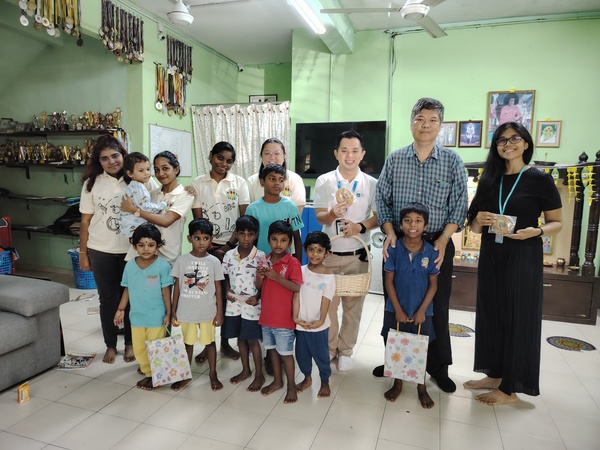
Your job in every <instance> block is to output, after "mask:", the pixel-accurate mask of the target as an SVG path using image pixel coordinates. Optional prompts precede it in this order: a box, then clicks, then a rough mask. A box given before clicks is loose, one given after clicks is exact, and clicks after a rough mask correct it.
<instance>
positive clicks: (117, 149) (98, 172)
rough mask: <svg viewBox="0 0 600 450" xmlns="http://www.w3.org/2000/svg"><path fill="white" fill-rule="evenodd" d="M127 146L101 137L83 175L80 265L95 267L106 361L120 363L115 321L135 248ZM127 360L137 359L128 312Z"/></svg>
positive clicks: (87, 267) (125, 332)
mask: <svg viewBox="0 0 600 450" xmlns="http://www.w3.org/2000/svg"><path fill="white" fill-rule="evenodd" d="M126 154H127V151H126V150H125V149H124V148H123V146H122V145H121V143H120V142H119V141H118V140H117V139H115V138H114V137H112V136H101V137H100V138H98V140H97V141H96V145H94V148H93V150H92V155H91V157H90V161H89V162H88V164H87V166H86V169H85V174H84V175H83V188H82V190H81V202H80V204H79V211H80V212H81V229H80V233H79V240H80V244H79V248H80V251H79V267H80V269H82V270H92V272H93V274H94V279H95V281H96V286H97V287H98V296H99V297H100V323H101V324H102V334H103V336H104V343H105V344H106V353H105V354H104V357H103V358H102V361H103V362H105V363H108V364H112V363H114V362H115V356H116V353H117V333H118V331H119V329H118V328H117V327H116V326H115V324H114V323H113V319H114V316H115V313H116V312H117V307H118V305H119V302H120V301H121V294H122V291H123V289H122V288H121V277H122V275H123V269H124V268H125V254H126V253H127V251H128V250H129V248H130V247H131V245H130V244H129V241H128V240H127V235H126V233H123V232H121V229H120V208H119V204H120V203H121V198H122V196H123V194H124V193H125V189H126V188H127V184H126V183H125V181H124V180H123V157H124V156H125V155H126ZM124 337H125V361H126V362H131V361H134V360H135V357H134V356H133V348H132V346H131V325H130V323H129V314H128V312H127V311H126V314H125V321H124Z"/></svg>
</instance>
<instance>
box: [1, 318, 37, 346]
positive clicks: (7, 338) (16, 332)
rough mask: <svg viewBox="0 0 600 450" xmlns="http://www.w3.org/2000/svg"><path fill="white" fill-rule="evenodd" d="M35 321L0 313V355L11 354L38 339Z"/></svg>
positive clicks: (34, 319)
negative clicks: (0, 331)
mask: <svg viewBox="0 0 600 450" xmlns="http://www.w3.org/2000/svg"><path fill="white" fill-rule="evenodd" d="M36 324H37V320H36V318H35V317H25V316H20V315H18V314H12V313H8V312H0V330H2V339H0V355H3V354H5V353H8V352H12V351H13V350H16V349H18V348H21V347H23V346H25V345H27V344H30V343H32V342H33V341H35V340H36V339H37V338H38V333H37V326H36Z"/></svg>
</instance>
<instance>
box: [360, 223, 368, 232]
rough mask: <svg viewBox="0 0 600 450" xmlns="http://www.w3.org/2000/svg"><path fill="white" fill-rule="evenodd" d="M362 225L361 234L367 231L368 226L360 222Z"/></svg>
mask: <svg viewBox="0 0 600 450" xmlns="http://www.w3.org/2000/svg"><path fill="white" fill-rule="evenodd" d="M359 225H360V234H363V233H366V232H367V227H365V224H364V223H362V222H361V223H359Z"/></svg>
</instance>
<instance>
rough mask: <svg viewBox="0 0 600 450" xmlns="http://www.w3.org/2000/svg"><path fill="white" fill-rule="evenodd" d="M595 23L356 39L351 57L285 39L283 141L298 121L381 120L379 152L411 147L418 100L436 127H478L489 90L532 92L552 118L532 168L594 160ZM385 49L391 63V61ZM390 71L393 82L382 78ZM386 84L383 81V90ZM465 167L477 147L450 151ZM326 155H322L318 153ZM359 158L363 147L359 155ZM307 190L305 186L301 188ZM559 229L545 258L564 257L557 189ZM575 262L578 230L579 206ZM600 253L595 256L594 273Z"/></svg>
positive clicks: (598, 23) (567, 227) (566, 234)
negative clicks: (287, 122)
mask: <svg viewBox="0 0 600 450" xmlns="http://www.w3.org/2000/svg"><path fill="white" fill-rule="evenodd" d="M599 42H600V19H586V20H570V21H562V22H548V23H531V24H521V25H500V26H494V27H480V28H470V29H454V30H449V31H448V36H447V37H444V38H441V39H432V38H431V37H430V36H429V35H427V34H426V33H412V34H406V35H398V36H396V37H395V38H394V39H392V37H391V36H390V35H389V34H385V33H383V32H377V31H371V32H358V33H356V35H355V51H354V53H353V54H351V55H337V56H333V55H330V54H329V52H328V50H327V48H326V47H325V46H324V44H323V43H322V42H321V41H320V40H319V39H318V38H316V37H315V36H313V35H311V34H310V33H309V32H307V31H306V30H296V31H294V34H293V41H292V46H293V49H292V60H293V61H292V103H291V119H292V125H293V126H292V142H294V141H295V137H294V135H295V124H296V123H299V122H327V121H332V122H341V121H354V120H388V135H389V139H388V148H387V151H388V153H389V152H390V151H393V150H395V149H397V148H399V147H402V146H404V145H407V144H409V143H411V142H412V136H411V134H410V129H409V119H410V111H411V108H412V106H413V105H414V103H415V102H416V100H417V99H419V98H420V97H426V96H427V97H434V98H437V99H439V100H441V101H442V103H443V104H444V105H445V107H446V113H445V117H444V120H446V121H461V120H462V121H465V120H483V121H484V130H485V126H486V124H487V103H488V92H489V91H505V90H510V89H516V90H535V91H536V99H535V110H534V117H533V130H532V131H533V132H534V133H535V126H536V122H537V121H538V120H545V119H552V120H562V121H563V130H562V137H561V144H560V148H544V149H540V150H536V151H535V153H534V158H533V159H534V160H537V159H540V160H544V159H545V158H546V153H547V160H548V161H557V162H558V163H563V164H571V163H576V162H577V161H578V156H579V155H580V154H581V153H582V152H584V151H585V152H586V153H587V154H588V156H589V160H590V161H593V160H594V159H595V153H596V151H598V149H599V146H598V143H597V142H596V141H595V140H594V136H595V133H594V131H593V130H594V129H595V127H596V122H597V116H598V114H597V111H598V104H600V84H599V83H598V74H599V73H600V52H599V51H598V48H597V47H598V43H599ZM392 45H393V50H394V58H393V62H392V58H391V46H392ZM390 73H393V75H392V76H391V78H390ZM390 79H391V80H392V81H391V82H390ZM456 150H457V151H458V153H459V154H460V155H461V157H462V158H463V159H464V161H465V162H480V161H484V160H485V158H486V156H487V149H486V148H484V147H481V148H458V147H457V148H456ZM323 151H324V152H330V151H331V149H323ZM367 151H368V149H367ZM305 182H306V184H307V185H311V186H314V180H306V181H305ZM559 190H560V192H561V195H562V199H563V223H564V228H563V231H562V233H561V234H560V235H559V236H558V238H557V241H556V242H555V244H554V246H555V251H554V254H553V255H552V256H548V259H550V260H551V261H552V260H554V259H555V258H556V257H557V256H562V257H565V258H567V259H568V254H569V245H570V238H571V223H572V209H573V201H572V200H571V201H569V198H568V197H569V195H568V190H567V188H566V186H563V185H562V182H561V183H560V184H559ZM584 211H585V212H584V218H583V223H584V227H583V228H584V229H583V232H582V244H581V247H580V257H581V260H582V261H583V254H584V251H583V249H584V245H585V238H586V231H587V213H588V211H587V204H586V207H585V208H584ZM599 261H600V255H598V257H597V258H596V265H597V266H599Z"/></svg>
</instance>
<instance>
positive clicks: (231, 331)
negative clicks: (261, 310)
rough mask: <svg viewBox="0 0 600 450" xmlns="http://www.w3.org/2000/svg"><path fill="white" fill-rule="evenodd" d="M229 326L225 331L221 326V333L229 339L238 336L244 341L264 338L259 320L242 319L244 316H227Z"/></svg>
mask: <svg viewBox="0 0 600 450" xmlns="http://www.w3.org/2000/svg"><path fill="white" fill-rule="evenodd" d="M225 322H226V323H227V327H226V329H225V333H223V328H221V335H224V337H225V338H227V339H233V338H238V339H242V340H244V341H259V340H261V339H262V327H261V326H260V325H259V324H258V320H248V319H242V316H241V315H239V316H225Z"/></svg>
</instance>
